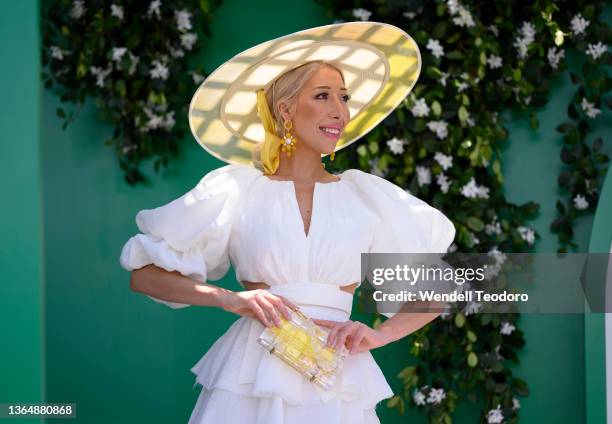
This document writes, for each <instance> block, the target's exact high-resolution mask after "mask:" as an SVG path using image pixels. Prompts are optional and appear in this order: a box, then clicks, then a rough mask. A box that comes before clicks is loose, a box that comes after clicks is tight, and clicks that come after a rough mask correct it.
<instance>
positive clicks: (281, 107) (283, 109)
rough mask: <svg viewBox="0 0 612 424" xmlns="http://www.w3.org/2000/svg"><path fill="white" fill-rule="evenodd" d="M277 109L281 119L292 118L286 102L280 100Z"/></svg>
mask: <svg viewBox="0 0 612 424" xmlns="http://www.w3.org/2000/svg"><path fill="white" fill-rule="evenodd" d="M278 111H279V112H280V116H282V118H283V121H288V120H292V119H293V110H292V108H290V107H289V106H288V105H287V103H285V102H280V103H279V104H278Z"/></svg>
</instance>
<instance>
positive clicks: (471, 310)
mask: <svg viewBox="0 0 612 424" xmlns="http://www.w3.org/2000/svg"><path fill="white" fill-rule="evenodd" d="M481 309H482V303H480V302H469V303H468V304H467V305H465V308H463V315H465V316H468V315H471V314H475V313H476V312H478V311H480V310H481Z"/></svg>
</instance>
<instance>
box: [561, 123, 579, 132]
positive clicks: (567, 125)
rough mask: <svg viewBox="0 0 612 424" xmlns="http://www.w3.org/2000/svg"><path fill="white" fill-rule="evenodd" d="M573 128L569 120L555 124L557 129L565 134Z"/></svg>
mask: <svg viewBox="0 0 612 424" xmlns="http://www.w3.org/2000/svg"><path fill="white" fill-rule="evenodd" d="M574 128H576V126H575V125H574V124H572V123H571V122H564V123H562V124H559V125H557V131H558V132H560V133H561V134H567V133H568V132H570V131H571V130H573V129H574Z"/></svg>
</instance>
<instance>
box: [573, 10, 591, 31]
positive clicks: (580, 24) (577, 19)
mask: <svg viewBox="0 0 612 424" xmlns="http://www.w3.org/2000/svg"><path fill="white" fill-rule="evenodd" d="M590 23H591V22H589V21H587V20H586V19H584V18H583V17H582V15H581V14H580V13H579V14H577V15H575V16H574V17H573V18H572V20H571V21H570V26H571V28H572V34H573V35H578V34H582V33H583V32H584V30H585V29H586V27H588V26H589V24H590Z"/></svg>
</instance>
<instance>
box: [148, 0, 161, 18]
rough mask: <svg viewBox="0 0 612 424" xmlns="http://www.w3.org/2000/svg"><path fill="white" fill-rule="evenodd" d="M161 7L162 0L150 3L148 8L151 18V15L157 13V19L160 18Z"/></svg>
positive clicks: (154, 0)
mask: <svg viewBox="0 0 612 424" xmlns="http://www.w3.org/2000/svg"><path fill="white" fill-rule="evenodd" d="M160 7H161V0H153V1H152V2H151V3H150V4H149V9H148V10H147V16H148V17H149V18H150V17H151V15H152V14H154V13H155V17H156V18H157V20H159V19H160V18H161V15H160V10H159V8H160Z"/></svg>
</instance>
